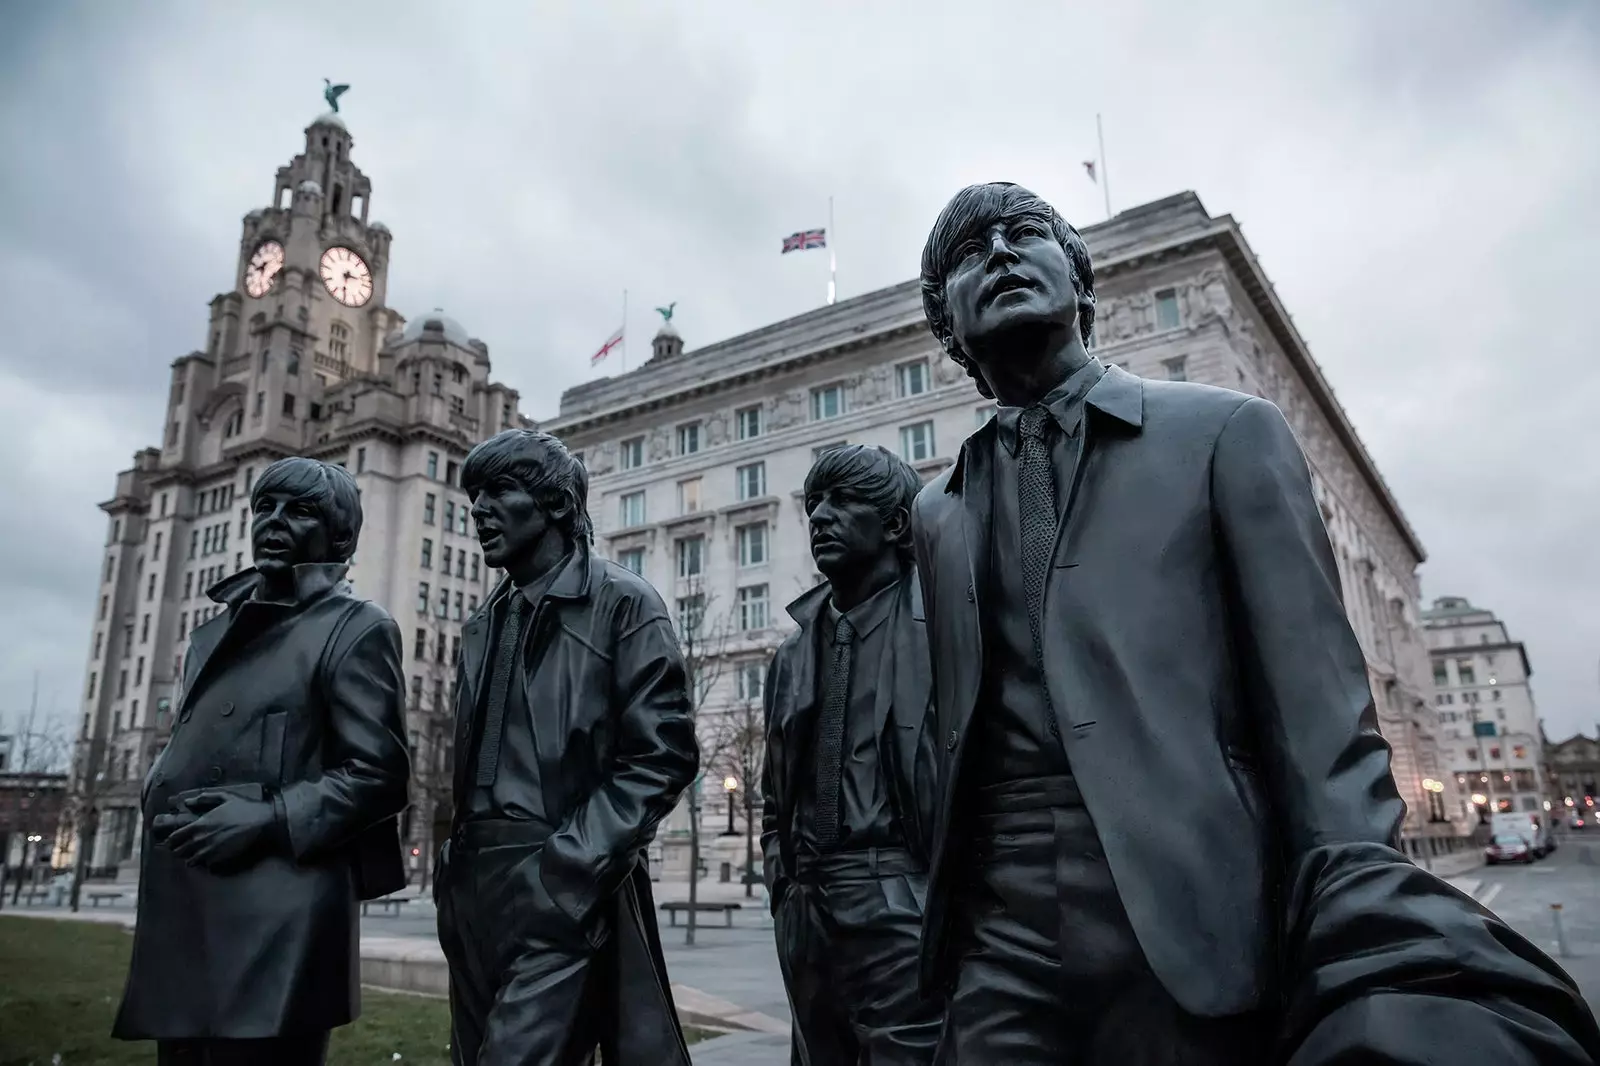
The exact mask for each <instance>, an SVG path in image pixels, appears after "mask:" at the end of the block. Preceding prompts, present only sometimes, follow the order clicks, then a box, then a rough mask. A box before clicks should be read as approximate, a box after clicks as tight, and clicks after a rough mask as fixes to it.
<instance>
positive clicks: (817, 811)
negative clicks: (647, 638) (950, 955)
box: [761, 445, 941, 1066]
mask: <svg viewBox="0 0 1600 1066" xmlns="http://www.w3.org/2000/svg"><path fill="white" fill-rule="evenodd" d="M921 488H922V479H921V478H920V477H918V476H917V472H916V471H915V470H913V469H912V468H911V467H910V466H909V465H908V464H907V463H906V462H905V461H903V460H901V459H900V458H898V457H897V456H895V455H893V454H892V453H890V452H888V451H886V450H884V449H883V448H876V447H865V446H861V445H850V446H841V447H838V448H832V449H829V450H828V451H825V452H823V453H822V455H821V456H819V457H818V459H817V460H816V462H815V464H814V465H813V466H812V468H811V472H810V473H809V474H808V475H807V476H806V482H805V508H806V513H807V515H808V516H809V519H810V528H811V553H812V557H813V559H814V560H815V561H816V564H817V569H818V570H819V571H820V572H821V573H822V574H823V575H824V577H826V578H827V580H826V582H825V583H823V584H821V585H818V586H817V587H816V588H814V589H812V590H811V591H810V592H807V593H806V594H805V595H803V596H801V597H800V598H799V599H798V600H796V601H795V602H794V603H792V604H790V605H789V613H790V615H791V616H793V618H794V620H795V621H796V622H797V623H799V626H800V629H799V631H798V632H796V633H793V634H791V635H790V636H789V637H788V638H787V639H785V640H784V642H783V644H782V646H781V647H779V648H778V652H777V654H776V655H775V656H774V658H773V661H772V665H771V667H770V669H769V671H768V677H767V684H766V690H765V692H766V718H767V726H766V728H767V752H766V759H765V761H764V764H763V769H762V782H761V811H762V830H761V847H762V852H763V854H764V856H765V860H766V882H767V890H768V892H769V894H770V897H771V903H772V913H773V919H774V930H775V935H776V937H777V942H778V961H779V965H780V967H781V969H782V971H783V978H784V985H785V987H786V988H787V989H788V993H789V1003H790V1007H791V1010H792V1013H793V1015H794V1030H793V1032H794V1037H793V1045H794V1047H793V1054H792V1059H793V1061H794V1064H795V1066H851V1064H854V1063H861V1064H863V1066H927V1064H928V1063H931V1062H932V1061H933V1053H934V1049H935V1047H936V1045H937V1043H938V1038H939V1026H940V1020H941V1019H940V1014H939V1010H938V1004H937V1002H936V1001H935V1000H932V999H928V998H925V997H923V996H922V994H921V993H920V991H919V989H918V982H917V970H918V963H919V959H920V950H921V934H922V904H923V900H924V899H925V898H926V895H927V870H928V849H927V838H928V833H929V832H930V831H931V828H932V826H931V821H932V814H933V786H934V774H935V772H936V771H937V753H936V751H935V749H934V735H933V728H934V727H933V722H932V699H931V692H930V687H931V678H930V676H929V667H928V647H927V634H926V633H925V632H924V629H923V625H922V597H921V594H920V589H919V587H918V585H917V580H916V574H915V572H914V570H913V569H912V564H911V506H912V501H913V500H915V498H916V495H917V491H918V490H919V489H921Z"/></svg>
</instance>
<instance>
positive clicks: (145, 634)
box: [139, 614, 150, 644]
mask: <svg viewBox="0 0 1600 1066" xmlns="http://www.w3.org/2000/svg"><path fill="white" fill-rule="evenodd" d="M139 643H140V644H148V643H150V615H149V614H146V615H145V616H144V620H143V621H141V622H140V623H139Z"/></svg>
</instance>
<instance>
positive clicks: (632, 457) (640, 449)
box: [620, 437, 644, 470]
mask: <svg viewBox="0 0 1600 1066" xmlns="http://www.w3.org/2000/svg"><path fill="white" fill-rule="evenodd" d="M620 447H621V451H622V459H621V463H622V469H624V470H636V469H638V468H639V467H641V466H643V465H644V438H643V437H629V438H628V439H627V440H625V441H623V442H622V444H621V446H620Z"/></svg>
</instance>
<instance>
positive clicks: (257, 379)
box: [74, 113, 524, 874]
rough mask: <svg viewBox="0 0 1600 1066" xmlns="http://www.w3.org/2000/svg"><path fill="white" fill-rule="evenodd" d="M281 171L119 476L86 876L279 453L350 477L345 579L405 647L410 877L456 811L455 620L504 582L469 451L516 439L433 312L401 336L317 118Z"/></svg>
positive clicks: (81, 789)
mask: <svg viewBox="0 0 1600 1066" xmlns="http://www.w3.org/2000/svg"><path fill="white" fill-rule="evenodd" d="M305 136H306V140H305V150H304V151H303V152H302V153H301V154H300V155H297V156H295V158H294V159H293V160H292V161H291V162H290V163H289V164H288V165H287V166H283V167H279V168H278V171H277V174H276V176H275V177H274V179H273V184H272V200H271V204H270V206H267V207H263V208H258V209H256V210H253V211H251V212H249V213H248V214H247V215H245V217H244V225H243V232H242V233H241V235H240V241H239V258H238V262H237V264H236V266H235V273H234V279H233V281H232V282H231V283H229V288H228V289H227V291H225V292H223V293H221V294H220V295H218V296H216V297H215V298H213V299H212V301H211V308H210V316H209V321H208V323H207V325H206V329H205V336H206V347H205V349H204V350H203V351H196V352H191V353H189V354H188V355H184V356H180V357H179V358H178V359H176V360H175V361H174V362H173V364H172V379H171V383H170V386H169V389H168V397H167V409H166V414H165V416H164V417H163V419H162V427H163V429H162V431H161V446H160V447H152V448H146V449H145V450H143V451H141V452H139V453H138V454H137V455H135V456H134V462H133V466H132V467H131V468H130V469H128V470H125V471H123V472H122V473H120V474H118V475H117V479H116V488H115V490H114V492H113V493H112V496H111V498H110V499H109V500H107V501H106V502H105V503H103V504H101V509H102V510H104V511H105V512H106V516H107V519H106V548H105V557H104V559H103V560H102V561H101V564H100V566H101V574H100V586H99V589H98V591H97V593H96V595H97V600H98V602H97V604H96V606H95V610H94V625H93V630H92V632H91V633H90V635H89V649H88V650H89V655H88V666H87V669H86V671H85V673H86V680H85V688H84V695H83V716H82V725H81V729H80V734H79V743H78V751H77V754H76V759H75V767H74V784H75V790H76V791H77V792H78V793H79V794H80V795H82V794H88V797H89V798H90V799H92V800H93V807H94V810H95V812H96V815H97V818H96V826H97V831H96V832H94V833H93V834H92V841H91V854H90V857H89V860H88V862H89V867H90V868H91V869H92V870H95V871H96V872H98V873H101V874H111V873H115V872H116V871H117V869H118V868H119V867H123V866H126V865H127V864H130V863H132V862H133V861H134V860H135V857H136V850H137V846H138V841H139V823H140V812H139V793H140V787H141V784H142V782H143V779H144V776H145V773H146V772H147V770H148V769H149V767H150V764H151V762H152V761H153V760H154V758H155V756H156V755H157V754H158V753H159V752H160V751H161V749H162V747H163V746H164V745H165V743H166V740H167V737H168V735H169V733H170V730H171V727H172V718H173V714H174V711H175V709H176V701H177V700H178V698H179V693H178V691H177V679H178V677H179V672H180V669H181V664H182V661H183V653H184V650H185V648H186V647H187V643H186V642H187V638H188V635H189V633H190V632H191V631H192V630H193V629H194V627H195V626H197V625H199V624H200V623H201V622H202V621H204V620H205V619H207V618H209V617H211V616H212V615H214V614H216V613H217V611H218V610H220V609H221V608H220V607H219V606H218V605H217V604H214V603H213V602H211V601H210V600H209V599H208V598H207V597H206V590H207V589H208V588H210V587H211V586H212V585H213V584H215V583H216V582H217V581H219V580H221V579H222V578H223V577H226V576H227V575H229V574H232V573H235V572H236V571H238V570H241V569H243V568H244V567H246V566H248V565H249V564H250V542H249V533H250V530H249V525H250V508H249V496H250V489H251V485H252V483H253V481H254V478H255V476H256V475H257V474H259V473H260V472H261V471H262V470H263V469H265V468H266V467H267V466H268V465H269V464H270V463H272V462H273V461H274V460H276V459H279V458H281V457H283V456H288V455H309V456H314V457H316V458H318V459H322V460H325V461H328V462H334V463H338V464H340V465H341V466H344V467H345V468H346V469H347V470H349V471H350V472H351V473H352V474H354V475H355V478H356V482H357V484H358V485H359V486H360V488H361V502H362V508H363V511H364V516H365V521H364V525H363V527H362V530H361V540H360V544H359V546H358V548H357V552H356V557H355V560H354V565H353V566H352V568H351V571H350V579H351V581H352V582H353V583H354V585H355V588H356V591H357V592H358V593H360V594H362V595H365V596H368V597H371V598H372V599H374V600H377V601H378V602H379V603H381V604H383V605H384V606H385V607H386V608H388V610H389V611H390V613H392V614H393V615H394V617H395V619H396V620H397V621H398V622H399V623H400V628H401V632H402V633H403V634H404V636H405V644H406V672H407V675H408V682H409V685H408V693H407V697H408V698H407V719H408V728H409V731H410V741H411V748H412V756H413V763H414V777H413V788H412V799H413V807H412V809H411V810H410V811H408V812H407V815H406V836H407V839H408V840H409V842H410V846H411V848H414V849H415V851H416V855H415V856H414V857H413V859H412V862H413V864H414V866H417V867H420V866H421V865H422V864H423V863H425V862H426V861H427V857H428V856H429V855H431V854H432V852H433V849H434V825H435V823H436V822H439V821H441V820H443V819H445V818H446V817H447V815H448V810H447V808H446V807H444V806H442V804H446V803H447V801H448V787H449V765H450V762H449V760H450V752H449V739H450V736H451V732H450V729H449V718H450V713H451V711H450V707H449V706H448V693H449V688H450V684H451V682H452V681H453V679H454V670H455V667H454V662H455V655H456V651H457V648H458V646H459V643H460V627H461V622H462V620H463V619H464V618H465V617H466V616H467V615H468V614H469V613H471V612H472V611H473V610H474V609H475V608H476V607H477V606H478V603H479V601H480V600H481V599H482V598H484V596H485V595H486V593H487V592H488V590H489V589H490V588H492V583H493V580H494V578H495V576H496V575H493V574H491V573H490V571H489V570H488V568H487V567H485V566H484V565H483V563H482V560H481V558H480V556H479V553H478V544H477V540H476V539H475V537H474V535H473V531H472V529H471V527H470V523H469V521H468V518H467V506H468V504H467V499H466V494H465V493H463V492H462V490H461V487H460V480H459V472H460V466H461V461H462V460H463V459H464V458H465V457H466V454H467V451H468V449H470V448H471V447H472V446H473V445H474V444H476V443H477V442H478V441H480V440H482V439H483V438H485V437H487V436H490V435H492V434H494V433H496V432H498V431H499V430H501V429H503V428H505V427H507V426H520V425H523V424H524V420H523V419H522V417H521V415H520V414H519V413H518V409H517V406H518V403H517V401H518V396H517V393H516V391H515V390H513V389H510V388H508V387H506V386H505V385H502V384H500V383H498V382H496V381H493V380H492V379H491V377H490V367H489V348H488V346H487V345H485V344H484V343H483V342H482V341H480V340H476V339H474V338H472V337H470V336H469V335H468V333H467V331H466V330H465V329H463V328H462V327H461V325H460V324H459V323H458V322H456V321H455V320H454V319H452V318H450V317H449V316H448V315H445V314H443V313H442V312H440V311H434V312H432V313H431V314H426V315H423V316H421V317H419V318H417V319H414V320H413V321H412V322H411V323H410V324H409V325H408V324H407V323H406V321H405V319H404V318H402V317H401V315H400V314H399V313H398V312H396V311H394V310H393V309H392V308H389V307H388V306H386V305H385V303H384V298H385V294H386V292H387V289H388V276H389V265H390V258H389V248H390V242H391V240H392V237H391V234H390V232H389V230H388V228H387V227H386V226H384V225H383V224H382V223H381V222H368V220H367V209H368V202H369V198H370V196H371V192H372V187H371V183H370V181H369V180H368V179H367V177H366V176H365V175H364V174H362V173H361V171H360V169H359V168H357V167H356V166H355V164H354V163H353V162H352V161H351V158H350V149H351V145H352V143H353V141H352V139H351V136H350V133H349V130H348V129H346V127H345V125H344V121H343V120H342V119H341V118H340V117H339V116H338V115H336V114H331V113H330V114H326V115H323V116H322V117H321V118H319V119H317V120H316V121H315V122H313V123H312V124H311V125H310V126H309V127H307V129H306V131H305Z"/></svg>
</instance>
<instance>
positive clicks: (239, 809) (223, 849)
mask: <svg viewBox="0 0 1600 1066" xmlns="http://www.w3.org/2000/svg"><path fill="white" fill-rule="evenodd" d="M189 806H190V807H191V808H192V809H200V810H205V813H204V814H202V815H201V816H200V817H198V818H196V819H194V820H193V821H191V822H188V823H186V824H184V825H180V826H178V827H177V828H175V829H173V830H172V832H171V834H170V835H169V836H168V837H167V847H169V848H171V849H172V852H173V854H175V855H177V856H178V857H179V858H180V859H182V860H183V861H184V862H187V863H188V864H189V865H190V866H203V867H206V868H208V869H210V868H214V867H218V866H226V865H228V864H230V863H235V862H237V861H238V860H240V859H242V858H244V857H245V856H246V855H248V854H249V853H250V852H251V851H253V850H255V849H256V848H257V847H258V845H260V844H261V842H262V841H263V840H264V839H265V838H266V837H267V835H268V833H269V832H270V831H271V829H272V828H273V821H274V817H275V816H274V814H273V810H272V803H271V802H270V801H268V800H250V799H244V798H242V797H239V796H234V795H229V794H227V793H222V792H202V793H201V794H200V795H199V796H197V797H195V798H194V799H193V800H192V801H190V804H189ZM207 808H209V809H207Z"/></svg>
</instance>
